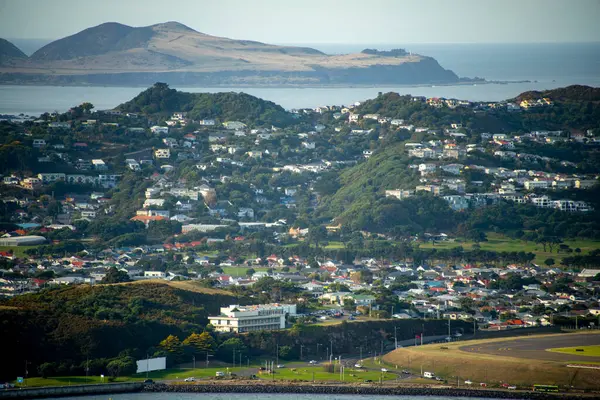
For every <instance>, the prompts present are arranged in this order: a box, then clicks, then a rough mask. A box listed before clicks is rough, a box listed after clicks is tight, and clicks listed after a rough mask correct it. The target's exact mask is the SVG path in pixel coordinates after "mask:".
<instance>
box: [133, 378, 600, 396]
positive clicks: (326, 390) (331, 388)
mask: <svg viewBox="0 0 600 400" xmlns="http://www.w3.org/2000/svg"><path fill="white" fill-rule="evenodd" d="M142 391H143V392H147V393H152V392H154V393H164V392H169V393H255V394H258V393H280V394H329V395H343V394H346V395H348V394H356V395H380V396H381V395H387V396H438V397H440V396H443V397H470V398H493V399H526V400H548V399H555V400H556V399H559V398H560V400H582V399H586V398H590V397H588V396H589V395H588V396H585V395H577V394H566V393H560V394H553V393H541V392H522V391H507V390H494V389H459V388H452V387H426V386H385V385H384V386H378V385H372V384H371V385H337V384H330V385H323V384H309V383H303V384H299V383H290V382H288V383H285V382H281V383H276V384H265V383H254V382H252V383H245V384H233V383H223V384H221V383H201V384H196V385H166V384H154V385H147V386H144V388H143V390H142ZM559 396H560V397H559Z"/></svg>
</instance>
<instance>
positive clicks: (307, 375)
mask: <svg viewBox="0 0 600 400" xmlns="http://www.w3.org/2000/svg"><path fill="white" fill-rule="evenodd" d="M313 377H314V380H315V381H338V382H339V381H340V372H339V368H338V367H337V366H336V368H335V372H334V373H332V372H326V371H325V369H324V368H323V366H322V365H316V366H302V367H298V368H280V369H277V370H276V373H275V376H274V378H275V379H276V380H278V379H279V380H302V381H312V380H313ZM261 378H262V379H273V376H272V375H264V376H261ZM379 378H383V379H384V380H390V379H396V375H395V374H392V373H382V372H379V371H364V370H358V369H350V368H346V370H345V373H344V382H364V381H365V380H371V381H373V382H378V381H379Z"/></svg>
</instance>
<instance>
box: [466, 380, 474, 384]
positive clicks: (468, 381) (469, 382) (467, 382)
mask: <svg viewBox="0 0 600 400" xmlns="http://www.w3.org/2000/svg"><path fill="white" fill-rule="evenodd" d="M472 384H473V382H471V381H470V380H468V379H467V380H466V381H465V385H472Z"/></svg>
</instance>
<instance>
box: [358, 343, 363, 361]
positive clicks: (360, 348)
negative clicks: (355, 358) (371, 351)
mask: <svg viewBox="0 0 600 400" xmlns="http://www.w3.org/2000/svg"><path fill="white" fill-rule="evenodd" d="M359 348H360V361H362V346H360V347H359Z"/></svg>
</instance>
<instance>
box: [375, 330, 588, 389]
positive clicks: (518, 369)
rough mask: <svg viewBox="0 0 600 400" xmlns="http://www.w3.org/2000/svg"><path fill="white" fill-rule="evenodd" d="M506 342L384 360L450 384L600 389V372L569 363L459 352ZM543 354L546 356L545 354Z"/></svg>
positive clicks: (399, 353)
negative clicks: (539, 385)
mask: <svg viewBox="0 0 600 400" xmlns="http://www.w3.org/2000/svg"><path fill="white" fill-rule="evenodd" d="M542 337H544V336H543V335H540V336H538V337H536V338H542ZM506 340H507V338H500V339H488V340H470V341H461V342H454V343H448V344H430V345H425V346H418V347H405V348H401V349H397V350H395V351H392V352H390V353H388V354H386V355H385V356H384V358H383V360H384V362H386V363H387V364H393V365H398V368H399V369H408V370H410V371H411V372H413V373H414V374H417V375H420V374H421V371H423V372H424V371H429V372H434V373H435V374H436V376H439V377H441V378H443V379H446V380H447V381H448V382H450V383H452V382H456V381H460V382H463V381H465V380H471V381H472V382H474V384H475V385H478V384H479V383H481V382H485V383H487V384H488V385H490V386H491V385H500V384H501V383H509V384H511V385H518V386H520V387H528V386H530V385H532V384H555V385H559V386H574V387H576V388H597V387H598V384H597V375H598V371H596V370H590V369H577V368H568V367H566V365H567V364H568V363H567V362H559V361H551V360H542V359H535V352H532V354H531V358H518V357H519V354H515V353H510V352H507V354H512V355H514V356H513V357H511V356H509V355H507V356H503V355H498V354H486V353H473V352H467V351H463V350H460V348H461V347H463V346H468V347H469V348H477V347H478V346H485V345H489V344H490V343H494V342H503V341H504V342H505V341H506ZM508 340H510V339H508ZM540 352H542V353H543V352H544V350H540ZM573 364H578V362H573ZM579 364H580V363H579Z"/></svg>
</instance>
